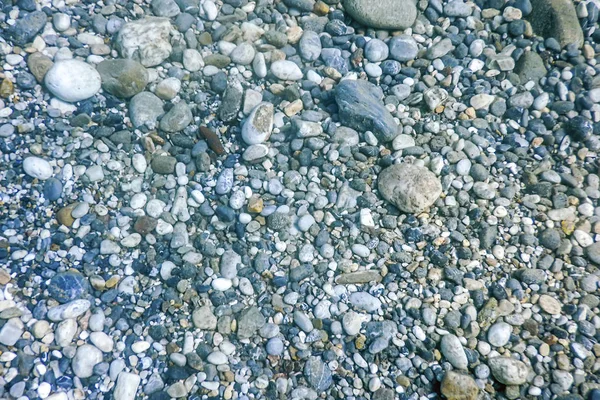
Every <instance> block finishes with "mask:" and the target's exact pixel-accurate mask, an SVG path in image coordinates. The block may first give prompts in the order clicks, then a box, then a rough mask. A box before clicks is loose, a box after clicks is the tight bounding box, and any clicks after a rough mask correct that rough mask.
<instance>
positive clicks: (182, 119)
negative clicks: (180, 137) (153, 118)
mask: <svg viewBox="0 0 600 400" xmlns="http://www.w3.org/2000/svg"><path fill="white" fill-rule="evenodd" d="M192 119H193V116H192V111H191V110H190V107H189V106H188V105H187V103H186V102H185V101H180V102H179V103H177V104H175V105H174V106H173V108H171V109H170V110H169V111H168V112H167V113H166V114H165V115H164V116H163V117H162V119H161V120H160V129H162V130H163V131H165V132H179V131H182V130H183V129H184V128H185V127H187V126H188V125H189V124H190V122H192Z"/></svg>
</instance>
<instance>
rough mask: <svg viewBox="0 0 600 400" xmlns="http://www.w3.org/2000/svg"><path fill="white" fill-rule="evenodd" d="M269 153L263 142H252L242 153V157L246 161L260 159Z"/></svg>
mask: <svg viewBox="0 0 600 400" xmlns="http://www.w3.org/2000/svg"><path fill="white" fill-rule="evenodd" d="M267 154H269V147H268V146H266V145H264V144H253V145H252V146H248V148H247V149H246V150H245V151H244V154H242V159H243V160H244V161H247V162H253V161H257V160H261V159H262V158H264V157H266V156H267Z"/></svg>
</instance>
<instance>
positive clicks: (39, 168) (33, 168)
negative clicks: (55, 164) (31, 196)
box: [23, 156, 53, 180]
mask: <svg viewBox="0 0 600 400" xmlns="http://www.w3.org/2000/svg"><path fill="white" fill-rule="evenodd" d="M23 172H25V173H26V174H27V175H29V176H30V177H32V178H35V179H40V180H46V179H49V178H50V177H51V176H52V175H53V169H52V166H51V165H50V163H49V162H48V161H46V160H44V159H43V158H39V157H35V156H31V157H27V158H26V159H25V160H23Z"/></svg>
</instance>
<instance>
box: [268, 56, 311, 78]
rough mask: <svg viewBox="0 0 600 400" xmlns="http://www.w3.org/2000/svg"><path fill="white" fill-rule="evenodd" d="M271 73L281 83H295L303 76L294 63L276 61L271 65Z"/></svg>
mask: <svg viewBox="0 0 600 400" xmlns="http://www.w3.org/2000/svg"><path fill="white" fill-rule="evenodd" d="M271 73H272V74H273V75H274V76H275V77H276V78H278V79H281V80H282V81H297V80H299V79H302V77H303V76H304V75H303V74H302V70H301V69H300V67H298V65H297V64H296V63H295V62H292V61H288V60H278V61H275V62H274V63H273V64H271Z"/></svg>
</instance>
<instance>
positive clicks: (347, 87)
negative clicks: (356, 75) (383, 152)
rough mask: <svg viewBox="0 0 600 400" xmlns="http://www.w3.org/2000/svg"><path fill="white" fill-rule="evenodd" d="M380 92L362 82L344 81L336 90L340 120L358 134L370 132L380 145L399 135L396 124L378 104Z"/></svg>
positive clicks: (367, 83)
mask: <svg viewBox="0 0 600 400" xmlns="http://www.w3.org/2000/svg"><path fill="white" fill-rule="evenodd" d="M382 96H383V94H382V92H381V89H380V88H379V87H377V86H375V85H373V84H372V83H370V82H367V81H364V80H356V81H354V80H344V81H342V82H341V83H340V84H339V85H338V86H337V88H336V90H335V101H336V102H337V105H338V108H339V113H340V120H341V121H344V124H345V125H347V126H349V127H351V128H353V129H356V130H358V131H371V132H373V133H374V134H375V135H376V136H377V138H378V139H379V140H381V141H382V142H390V141H392V140H393V139H394V138H395V137H396V136H397V135H398V125H396V121H394V117H392V114H390V112H389V111H388V110H387V108H385V106H384V105H383V102H382V101H381V98H382Z"/></svg>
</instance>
